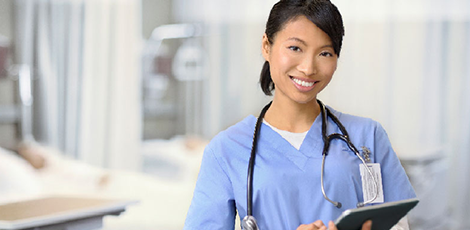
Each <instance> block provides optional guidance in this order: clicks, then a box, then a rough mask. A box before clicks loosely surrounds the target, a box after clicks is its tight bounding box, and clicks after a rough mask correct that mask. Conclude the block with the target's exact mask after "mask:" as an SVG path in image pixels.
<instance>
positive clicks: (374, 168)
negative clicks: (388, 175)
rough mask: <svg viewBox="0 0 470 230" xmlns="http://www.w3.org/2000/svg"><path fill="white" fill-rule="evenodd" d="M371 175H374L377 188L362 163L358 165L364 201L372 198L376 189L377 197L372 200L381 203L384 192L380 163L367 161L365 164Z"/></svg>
mask: <svg viewBox="0 0 470 230" xmlns="http://www.w3.org/2000/svg"><path fill="white" fill-rule="evenodd" d="M367 165H368V167H369V169H370V171H371V172H372V175H374V178H375V181H377V185H378V186H379V187H378V188H377V189H376V188H375V187H376V184H375V182H374V180H373V179H372V177H371V175H370V173H369V172H368V170H367V169H366V168H365V166H364V164H360V165H359V170H360V172H361V180H362V193H363V194H364V197H363V199H364V202H366V201H369V200H371V199H373V198H374V196H375V194H376V192H377V191H378V195H377V198H375V200H374V201H372V204H374V203H383V202H384V193H383V186H382V173H381V171H380V164H379V163H368V164H367Z"/></svg>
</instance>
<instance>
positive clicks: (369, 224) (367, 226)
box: [307, 220, 372, 230]
mask: <svg viewBox="0 0 470 230" xmlns="http://www.w3.org/2000/svg"><path fill="white" fill-rule="evenodd" d="M371 228H372V221H371V220H368V221H366V222H364V224H362V228H361V230H370V229H371ZM307 229H310V228H307ZM312 229H314V228H312ZM328 230H338V229H337V228H336V225H335V224H334V223H333V221H330V222H329V223H328Z"/></svg>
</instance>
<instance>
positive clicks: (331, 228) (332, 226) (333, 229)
mask: <svg viewBox="0 0 470 230" xmlns="http://www.w3.org/2000/svg"><path fill="white" fill-rule="evenodd" d="M328 230H338V228H336V225H335V223H333V221H331V220H330V222H328Z"/></svg>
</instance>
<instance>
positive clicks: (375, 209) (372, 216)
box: [335, 198, 419, 230]
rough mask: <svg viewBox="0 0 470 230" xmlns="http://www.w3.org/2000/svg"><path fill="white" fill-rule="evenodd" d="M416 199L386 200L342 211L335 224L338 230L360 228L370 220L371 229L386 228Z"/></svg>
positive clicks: (395, 221) (403, 213)
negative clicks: (381, 202) (385, 201)
mask: <svg viewBox="0 0 470 230" xmlns="http://www.w3.org/2000/svg"><path fill="white" fill-rule="evenodd" d="M418 202H419V201H418V199H416V198H413V199H408V200H401V201H394V202H387V203H383V204H377V205H372V206H366V207H361V208H356V209H348V210H346V211H344V212H343V213H342V214H341V216H340V217H338V219H336V221H335V224H336V227H337V228H338V230H360V229H361V227H362V224H363V223H364V222H365V221H367V220H372V230H388V229H390V228H392V227H393V226H394V225H395V224H397V223H398V221H400V219H401V218H403V217H404V216H405V215H406V214H407V213H408V212H409V211H410V210H411V209H413V208H414V207H415V206H416V204H418Z"/></svg>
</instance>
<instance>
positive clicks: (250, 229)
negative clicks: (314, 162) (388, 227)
mask: <svg viewBox="0 0 470 230" xmlns="http://www.w3.org/2000/svg"><path fill="white" fill-rule="evenodd" d="M317 102H318V104H319V105H320V111H321V118H322V138H323V152H322V156H323V159H322V165H321V191H322V193H323V197H324V198H325V199H326V200H327V201H329V202H330V203H332V204H333V205H334V206H336V207H337V208H341V207H342V204H341V202H339V201H333V200H331V199H330V198H329V197H328V196H327V195H326V193H325V188H324V186H323V172H324V171H325V170H324V167H325V158H326V155H328V149H329V148H330V142H331V141H332V140H334V139H340V140H343V141H344V142H346V144H347V145H348V147H349V149H351V151H353V152H354V154H356V156H357V157H358V158H359V159H360V160H361V161H362V164H363V165H364V166H365V168H366V169H367V171H368V173H369V175H370V177H371V178H372V179H373V180H374V185H375V196H374V197H373V198H372V199H370V200H368V201H366V202H359V203H358V204H357V207H363V206H364V205H366V204H370V203H372V202H373V201H374V200H375V199H377V196H378V191H379V190H378V189H379V186H378V184H377V180H376V179H375V177H374V176H373V174H372V171H371V170H370V169H369V167H368V166H367V163H366V161H365V160H364V158H363V157H362V156H361V154H359V151H358V150H357V148H356V147H355V146H354V144H353V143H352V142H351V140H350V139H349V135H348V132H347V131H346V128H344V126H343V124H341V122H340V121H339V120H338V118H337V117H336V116H335V115H333V113H331V111H330V109H328V108H327V107H326V106H325V105H323V103H322V102H321V101H320V100H317ZM271 104H272V101H271V102H270V103H269V104H267V105H266V106H265V107H264V108H263V110H261V113H260V115H259V117H258V119H257V121H256V126H255V131H254V133H253V144H252V146H251V156H250V161H249V163H248V178H247V192H246V196H247V215H246V216H245V217H244V218H243V220H242V227H243V229H244V230H257V229H259V228H258V224H257V223H256V219H255V217H254V216H253V170H254V166H255V158H256V145H257V143H258V137H259V130H260V127H261V124H262V123H263V118H264V115H265V114H266V111H268V109H269V107H270V106H271ZM328 117H329V118H331V120H333V122H334V123H335V124H336V125H337V126H338V128H339V130H340V131H341V133H342V134H340V133H333V134H330V135H326V128H327V123H328V121H327V118H328ZM366 158H368V156H367V157H366Z"/></svg>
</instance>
